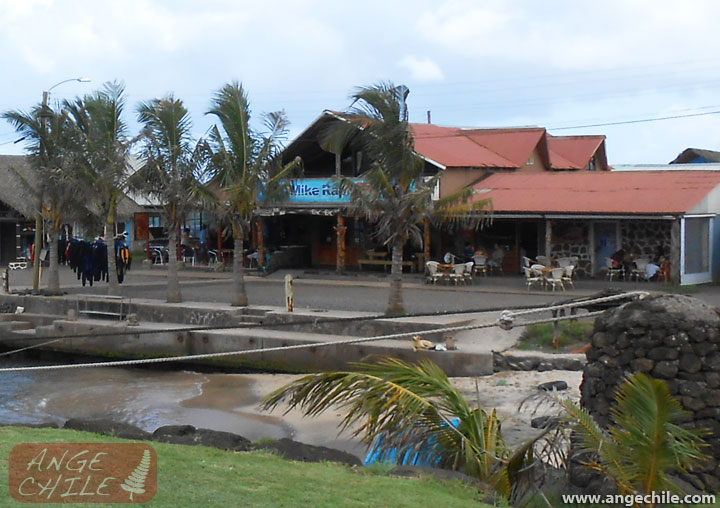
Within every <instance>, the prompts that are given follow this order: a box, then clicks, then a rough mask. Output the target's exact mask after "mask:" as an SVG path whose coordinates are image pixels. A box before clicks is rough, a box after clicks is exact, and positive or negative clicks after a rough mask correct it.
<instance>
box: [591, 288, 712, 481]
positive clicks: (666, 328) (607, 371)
mask: <svg viewBox="0 0 720 508" xmlns="http://www.w3.org/2000/svg"><path fill="white" fill-rule="evenodd" d="M719 327H720V317H718V314H717V313H716V312H715V309H713V308H711V307H709V306H708V305H706V304H704V303H703V302H701V301H700V300H697V299H695V298H691V297H688V296H680V295H664V296H660V297H657V298H647V299H646V300H643V301H638V302H632V303H628V304H625V305H623V306H622V307H618V308H617V309H615V310H611V311H608V313H607V314H606V315H604V316H602V317H601V318H599V319H597V320H596V322H595V330H594V334H593V337H592V347H591V348H590V350H589V351H588V352H587V360H588V363H587V365H586V366H585V369H584V375H583V384H582V386H581V395H582V399H581V403H582V405H583V406H584V407H585V408H587V409H588V410H589V411H590V413H591V414H593V416H595V418H596V419H597V420H598V421H599V422H600V423H601V424H602V425H607V424H608V423H609V422H610V407H611V405H612V404H613V402H614V396H615V390H616V389H617V386H618V384H619V383H620V382H622V381H623V379H624V378H625V377H626V376H627V375H629V374H631V373H634V372H645V373H647V374H649V375H650V376H652V377H654V378H658V379H663V380H665V381H666V382H667V384H668V386H669V387H670V390H671V392H672V394H673V395H674V396H676V397H677V398H678V399H679V400H680V402H681V403H682V405H683V407H684V408H685V409H686V410H687V411H688V412H689V414H688V416H687V418H686V419H685V421H684V422H683V425H686V426H688V427H690V428H705V429H708V430H709V431H710V435H709V436H708V437H707V438H706V439H707V441H708V443H709V445H710V447H709V449H708V453H709V454H710V455H711V457H713V458H712V459H710V460H709V461H708V462H707V463H705V464H703V465H702V466H701V467H698V468H696V471H695V472H694V474H693V475H690V476H687V477H685V479H686V480H687V481H689V482H691V483H692V484H693V485H694V486H695V487H696V488H699V489H703V490H707V491H711V492H718V491H720V329H719Z"/></svg>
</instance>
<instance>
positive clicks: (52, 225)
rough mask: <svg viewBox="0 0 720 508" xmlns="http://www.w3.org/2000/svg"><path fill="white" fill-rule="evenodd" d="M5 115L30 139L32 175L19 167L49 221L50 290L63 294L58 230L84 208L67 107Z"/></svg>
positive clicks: (39, 207)
mask: <svg viewBox="0 0 720 508" xmlns="http://www.w3.org/2000/svg"><path fill="white" fill-rule="evenodd" d="M2 116H3V118H5V119H6V120H7V121H8V122H10V124H12V126H13V127H14V128H15V130H16V132H17V133H18V134H20V135H21V136H22V137H23V138H24V139H25V140H26V142H27V147H26V149H27V152H28V158H29V162H30V167H31V168H32V169H33V173H34V174H32V175H24V174H22V173H20V172H19V171H18V170H15V171H14V172H15V174H16V176H17V177H18V178H19V179H20V181H21V182H22V184H23V186H24V187H25V188H26V190H27V191H28V192H30V193H31V194H33V195H34V196H35V198H36V201H37V203H38V204H37V207H38V212H39V213H40V214H41V216H42V217H43V219H44V222H45V223H47V231H48V236H49V243H50V245H49V255H50V260H49V265H50V266H49V276H48V286H47V291H48V293H50V294H60V270H59V264H58V252H57V245H58V231H59V229H60V225H61V224H62V221H63V219H65V218H66V217H67V216H68V215H69V214H71V213H73V212H75V211H77V210H78V209H82V208H83V207H82V206H81V205H80V203H79V199H78V194H79V193H78V191H77V177H76V176H75V175H74V174H73V171H74V169H75V165H74V162H75V155H74V152H73V151H72V150H71V147H72V143H71V135H70V134H71V127H70V123H69V119H68V115H67V114H66V113H65V112H64V111H59V112H58V111H54V110H53V109H51V108H50V107H48V106H41V105H38V106H36V107H35V108H34V109H33V110H32V111H31V112H29V113H26V112H22V111H8V112H5V113H3V115H2Z"/></svg>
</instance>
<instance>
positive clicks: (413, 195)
mask: <svg viewBox="0 0 720 508" xmlns="http://www.w3.org/2000/svg"><path fill="white" fill-rule="evenodd" d="M408 93H409V91H408V89H407V88H406V87H404V86H395V85H393V84H391V83H380V84H378V85H376V86H372V87H366V88H360V89H358V90H357V92H356V93H355V94H354V95H353V96H352V98H353V100H354V102H353V104H352V106H351V107H350V109H349V111H347V112H346V113H343V114H342V115H340V118H339V119H338V120H337V121H336V122H334V123H333V124H331V125H330V127H329V128H328V129H327V131H326V132H325V133H324V134H323V136H322V140H321V143H322V145H323V147H324V148H326V149H327V150H329V151H332V152H335V153H338V151H339V150H341V149H342V148H341V147H342V146H343V145H344V144H346V143H347V142H348V140H350V139H351V138H353V137H356V138H357V139H358V141H359V142H360V143H361V145H362V146H363V151H364V152H365V153H367V154H368V156H369V158H370V160H371V164H370V168H369V169H368V170H367V171H366V172H365V173H363V174H362V175H360V177H359V179H358V180H352V179H348V178H343V179H341V181H340V190H341V192H343V193H346V192H347V193H350V195H351V196H352V203H353V205H352V210H353V211H354V213H355V214H356V215H359V216H364V217H365V218H367V220H368V221H370V222H374V223H375V232H374V234H375V236H376V237H377V238H378V239H380V240H381V241H382V242H383V243H384V244H385V245H388V246H389V247H390V248H391V251H392V265H391V266H392V269H391V283H390V296H389V300H388V307H387V310H386V314H388V315H400V314H404V313H405V306H404V303H403V295H402V253H403V247H404V246H405V244H406V242H407V241H408V240H412V241H413V242H414V243H416V244H418V245H422V236H423V235H422V230H421V224H423V223H424V222H425V221H429V222H431V223H433V224H435V225H443V224H447V223H449V222H452V221H456V220H463V221H467V222H468V223H470V224H477V223H478V222H479V221H480V220H481V219H482V214H476V215H475V218H473V214H472V212H474V211H481V210H483V209H484V208H486V207H487V205H488V203H489V202H488V201H487V200H480V201H475V202H473V203H470V202H469V199H470V196H471V195H472V190H471V189H464V190H462V191H460V192H458V193H455V194H453V195H451V196H447V197H445V198H443V199H440V200H433V190H434V189H435V186H436V185H437V183H438V179H439V178H440V173H438V174H436V175H435V176H433V177H429V176H426V175H425V163H424V161H423V159H422V158H421V157H420V156H419V155H418V154H417V153H416V152H415V149H414V141H413V136H412V133H411V131H410V124H409V122H408V111H407V105H406V99H407V96H408Z"/></svg>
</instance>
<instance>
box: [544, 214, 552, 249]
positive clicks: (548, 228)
mask: <svg viewBox="0 0 720 508" xmlns="http://www.w3.org/2000/svg"><path fill="white" fill-rule="evenodd" d="M551 253H552V222H551V221H550V219H546V220H545V255H546V256H547V257H548V258H549V257H550V255H551Z"/></svg>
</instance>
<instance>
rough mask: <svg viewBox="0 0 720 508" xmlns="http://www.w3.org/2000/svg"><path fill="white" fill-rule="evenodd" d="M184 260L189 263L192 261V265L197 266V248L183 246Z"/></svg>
mask: <svg viewBox="0 0 720 508" xmlns="http://www.w3.org/2000/svg"><path fill="white" fill-rule="evenodd" d="M182 256H183V262H185V263H187V262H188V261H190V264H191V265H192V266H195V249H193V248H192V247H183V249H182Z"/></svg>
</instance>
